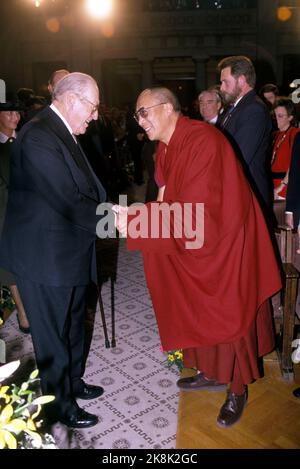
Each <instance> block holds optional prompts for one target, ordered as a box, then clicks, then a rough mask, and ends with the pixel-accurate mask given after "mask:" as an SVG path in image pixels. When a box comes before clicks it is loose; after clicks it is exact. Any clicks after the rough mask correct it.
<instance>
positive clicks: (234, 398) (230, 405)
mask: <svg viewBox="0 0 300 469" xmlns="http://www.w3.org/2000/svg"><path fill="white" fill-rule="evenodd" d="M247 398H248V393H247V391H245V392H244V394H241V395H238V394H235V393H234V392H231V391H229V392H228V395H227V399H226V401H225V403H224V404H223V405H222V407H221V410H220V413H219V415H218V418H217V424H218V425H219V427H223V428H224V427H225V428H227V427H231V426H232V425H233V424H234V423H237V422H238V421H239V420H240V418H241V416H242V413H243V410H244V407H245V405H246V403H247Z"/></svg>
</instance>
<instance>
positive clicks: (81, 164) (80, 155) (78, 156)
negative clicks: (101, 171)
mask: <svg viewBox="0 0 300 469" xmlns="http://www.w3.org/2000/svg"><path fill="white" fill-rule="evenodd" d="M73 138H74V140H75V142H76V148H77V151H76V152H74V153H73V156H74V159H75V162H76V164H77V166H78V168H80V169H81V171H82V172H83V174H84V175H85V177H86V179H87V181H88V183H89V186H90V189H92V190H93V192H95V193H96V194H97V193H98V192H97V186H96V183H95V181H94V179H93V176H92V173H91V171H90V168H89V167H88V164H87V162H86V160H85V156H84V152H83V150H82V148H81V146H80V143H79V142H78V141H77V139H76V137H75V136H73Z"/></svg>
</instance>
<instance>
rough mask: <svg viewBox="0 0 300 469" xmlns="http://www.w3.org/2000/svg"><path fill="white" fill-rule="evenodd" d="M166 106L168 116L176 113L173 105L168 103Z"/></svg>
mask: <svg viewBox="0 0 300 469" xmlns="http://www.w3.org/2000/svg"><path fill="white" fill-rule="evenodd" d="M165 106H166V110H167V114H168V116H169V115H170V114H172V112H173V111H174V108H173V106H172V104H171V103H166V104H165Z"/></svg>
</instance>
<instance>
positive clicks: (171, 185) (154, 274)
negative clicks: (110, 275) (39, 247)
mask: <svg viewBox="0 0 300 469" xmlns="http://www.w3.org/2000/svg"><path fill="white" fill-rule="evenodd" d="M158 159H159V161H158V162H157V164H158V165H159V167H160V169H161V177H162V178H163V182H164V183H165V185H166V189H165V192H164V202H166V203H168V204H172V203H174V202H179V203H181V204H183V203H184V202H190V203H192V204H195V203H197V202H198V203H199V202H200V203H204V245H203V246H202V247H201V248H199V249H186V245H185V242H186V239H185V238H182V239H179V238H175V237H174V236H172V235H171V237H170V238H165V239H164V238H162V237H160V238H158V239H153V238H143V237H142V236H139V237H137V238H136V237H135V235H134V236H131V233H130V229H129V234H128V238H127V246H128V249H130V250H136V249H138V250H141V251H142V252H143V256H144V267H145V274H146V280H147V284H148V288H149V290H150V294H151V298H152V302H153V306H154V310H155V313H156V318H157V322H158V328H159V333H160V337H161V342H162V346H163V349H164V350H174V349H180V348H183V349H186V348H190V347H201V346H202V347H204V348H205V347H206V348H207V346H218V345H220V344H237V343H238V344H239V348H240V349H242V348H243V347H241V340H242V339H243V338H244V337H247V335H248V336H249V334H250V335H251V334H252V335H253V331H254V334H256V332H257V331H256V326H254V324H255V323H256V319H257V312H258V310H259V307H260V306H261V305H262V304H263V303H264V302H265V300H266V299H268V298H269V297H271V296H272V295H273V294H275V293H276V292H277V291H278V290H279V289H280V288H281V280H280V274H279V269H278V266H277V262H276V259H275V255H274V252H273V247H272V244H271V240H270V237H269V233H268V230H267V227H266V223H265V220H264V217H263V215H262V212H261V209H260V207H259V204H258V202H257V200H256V198H255V196H254V194H253V192H252V191H251V189H250V186H249V184H248V182H247V180H246V178H245V175H244V173H243V170H242V167H241V165H240V163H239V162H238V160H237V158H236V156H235V154H234V152H233V150H232V148H231V146H230V144H229V143H228V141H227V139H226V138H225V137H224V136H223V135H222V133H221V132H219V131H218V130H217V129H216V128H214V127H213V126H211V125H209V124H206V123H203V122H198V121H193V120H189V119H188V118H186V117H180V118H179V119H178V122H177V125H176V128H175V131H174V133H173V135H172V137H171V139H170V142H169V144H168V145H167V146H166V145H164V144H162V143H161V144H160V146H159V150H158ZM153 204H158V202H151V203H148V204H146V207H147V216H148V221H149V223H151V206H152V205H153ZM130 213H131V209H130V210H129V218H128V228H130V223H131V222H132V220H133V218H134V217H133V216H130ZM172 226H173V225H172ZM171 234H172V233H171ZM267 327H268V330H267V331H266V330H264V332H263V334H264V335H265V336H268V335H272V330H271V328H270V322H268V324H267ZM262 339H263V340H264V338H262ZM253 340H255V339H253ZM266 340H267V342H268V339H266ZM269 342H270V341H269ZM211 349H212V350H213V347H211ZM216 350H217V349H215V351H216ZM241 353H243V352H241Z"/></svg>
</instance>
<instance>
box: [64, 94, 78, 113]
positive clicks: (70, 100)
mask: <svg viewBox="0 0 300 469" xmlns="http://www.w3.org/2000/svg"><path fill="white" fill-rule="evenodd" d="M65 99H66V104H67V107H70V109H73V107H74V105H75V102H76V99H78V97H77V96H76V95H75V93H72V92H69V93H67V94H66V96H65Z"/></svg>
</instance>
